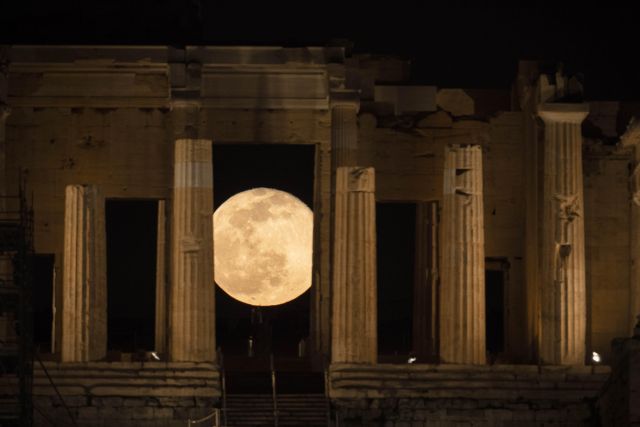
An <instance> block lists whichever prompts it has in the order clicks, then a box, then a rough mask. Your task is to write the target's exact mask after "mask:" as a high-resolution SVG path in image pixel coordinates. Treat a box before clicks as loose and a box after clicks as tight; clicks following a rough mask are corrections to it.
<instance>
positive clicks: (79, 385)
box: [33, 362, 221, 398]
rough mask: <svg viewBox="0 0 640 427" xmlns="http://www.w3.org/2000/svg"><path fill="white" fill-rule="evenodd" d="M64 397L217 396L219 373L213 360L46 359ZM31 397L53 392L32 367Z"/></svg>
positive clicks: (50, 394)
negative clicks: (124, 360) (81, 361)
mask: <svg viewBox="0 0 640 427" xmlns="http://www.w3.org/2000/svg"><path fill="white" fill-rule="evenodd" d="M44 365H45V367H46V368H47V372H48V373H49V375H50V376H51V378H52V379H53V382H54V384H55V385H56V386H57V387H58V389H59V391H60V393H61V394H62V395H63V396H89V397H93V396H127V397H135V396H140V397H167V396H176V397H177V396H180V397H189V396H193V397H212V398H213V397H219V396H220V394H221V389H220V372H219V370H218V366H217V365H215V364H212V363H189V362H186V363H176V362H169V363H167V362H113V363H108V362H88V363H64V362H45V363H44ZM33 394H34V396H53V395H54V394H55V391H54V390H53V387H52V386H51V383H50V382H49V379H48V378H47V376H46V374H45V372H44V370H43V369H42V368H41V367H40V366H35V367H34V378H33Z"/></svg>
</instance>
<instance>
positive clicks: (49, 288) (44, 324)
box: [33, 254, 54, 353]
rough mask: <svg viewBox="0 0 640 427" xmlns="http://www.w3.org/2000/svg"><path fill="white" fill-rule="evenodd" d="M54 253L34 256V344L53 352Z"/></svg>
mask: <svg viewBox="0 0 640 427" xmlns="http://www.w3.org/2000/svg"><path fill="white" fill-rule="evenodd" d="M53 268H54V256H53V254H36V255H34V257H33V344H34V346H35V348H36V349H38V351H39V352H40V353H50V352H51V326H52V325H53V308H52V301H53V279H54V270H53Z"/></svg>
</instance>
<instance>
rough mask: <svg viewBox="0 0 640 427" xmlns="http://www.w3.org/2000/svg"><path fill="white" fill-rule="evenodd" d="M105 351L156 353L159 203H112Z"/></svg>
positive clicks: (109, 210)
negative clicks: (154, 351)
mask: <svg viewBox="0 0 640 427" xmlns="http://www.w3.org/2000/svg"><path fill="white" fill-rule="evenodd" d="M105 221H106V229H107V349H108V350H110V351H112V352H121V353H133V352H138V351H149V350H153V349H154V340H155V315H156V309H155V304H156V243H157V242H156V241H157V222H158V201H157V200H140V199H108V200H106V203H105Z"/></svg>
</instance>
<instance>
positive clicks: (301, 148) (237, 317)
mask: <svg viewBox="0 0 640 427" xmlns="http://www.w3.org/2000/svg"><path fill="white" fill-rule="evenodd" d="M314 157H315V146H313V145H276V144H274V145H254V144H242V145H227V144H214V145H213V165H214V166H213V170H214V182H215V187H214V209H215V208H217V207H218V206H220V205H221V204H222V203H224V201H225V200H227V199H228V198H229V197H231V196H233V195H235V194H237V193H239V192H241V191H245V190H249V189H252V188H256V187H270V188H275V189H278V190H282V191H286V192H288V193H291V194H293V195H294V196H296V197H298V198H299V199H300V200H302V201H303V202H304V203H306V204H307V206H309V208H311V209H313V182H314ZM309 298H310V293H309V292H308V291H307V292H305V293H304V294H302V295H301V296H299V297H298V298H296V299H295V300H293V301H290V302H288V303H285V304H282V305H279V306H270V307H260V308H255V307H252V306H250V305H247V304H244V303H242V302H240V301H237V300H235V299H233V298H232V297H230V296H229V295H228V294H226V293H225V292H224V291H223V290H222V289H221V288H220V287H217V288H216V333H217V344H218V346H219V347H220V348H221V350H222V352H223V355H224V356H225V361H226V362H225V363H227V367H232V366H233V360H229V356H232V357H236V359H237V358H238V357H240V358H242V357H247V356H248V354H249V337H250V336H252V337H253V340H252V344H251V346H252V352H253V359H252V360H253V361H256V360H258V359H260V360H263V361H264V363H262V364H261V366H262V365H264V366H262V367H263V368H264V369H268V366H269V363H268V357H269V355H270V354H271V353H273V354H274V356H276V357H281V358H282V357H285V358H294V357H297V356H298V344H299V343H300V340H301V339H307V338H308V336H309V321H310V317H309V307H310V301H309ZM252 365H256V364H255V363H252ZM256 366H257V365H256Z"/></svg>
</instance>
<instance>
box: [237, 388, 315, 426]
mask: <svg viewBox="0 0 640 427" xmlns="http://www.w3.org/2000/svg"><path fill="white" fill-rule="evenodd" d="M277 403H278V425H280V426H307V427H316V426H317V427H320V426H326V425H327V413H326V411H327V407H326V399H325V396H324V395H323V394H283V395H279V396H278V397H277ZM226 415H227V425H228V426H254V427H259V426H273V425H274V424H275V423H274V414H273V400H272V397H271V395H270V394H230V395H227V414H226Z"/></svg>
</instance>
